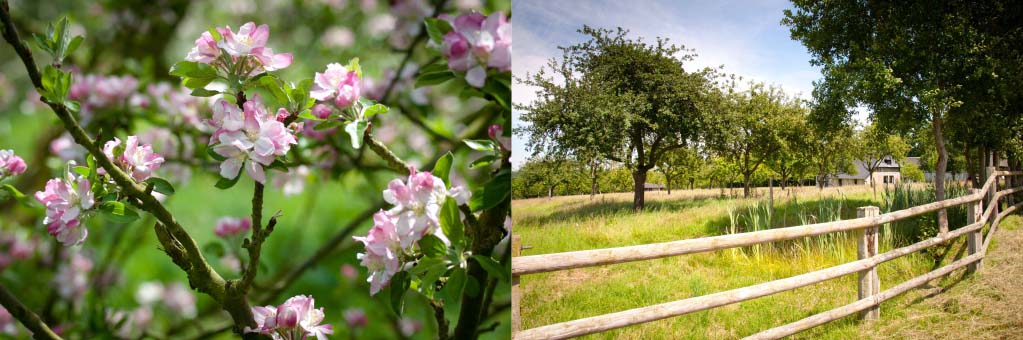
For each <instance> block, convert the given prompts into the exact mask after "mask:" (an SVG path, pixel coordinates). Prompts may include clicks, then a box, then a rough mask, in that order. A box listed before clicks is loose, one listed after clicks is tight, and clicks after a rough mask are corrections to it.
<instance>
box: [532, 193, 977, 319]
mask: <svg viewBox="0 0 1023 340" xmlns="http://www.w3.org/2000/svg"><path fill="white" fill-rule="evenodd" d="M841 190H844V191H841V192H840V191H839V190H836V189H827V190H825V191H824V193H823V194H818V193H817V190H805V189H804V190H801V191H802V192H800V193H797V194H796V195H794V196H793V197H792V198H789V197H783V196H782V195H781V194H779V195H778V196H776V200H775V209H774V210H773V211H771V215H772V216H771V222H770V224H767V222H765V221H762V220H761V221H758V222H751V219H757V218H760V219H763V218H764V217H765V216H766V215H767V214H766V213H765V211H767V210H769V209H766V208H764V206H765V205H759V206H758V203H756V202H755V201H744V200H731V199H718V198H697V199H690V198H686V199H678V198H676V197H678V196H685V195H686V194H685V193H682V194H675V195H672V196H668V195H665V194H663V193H654V194H651V195H649V196H648V202H647V210H645V211H644V212H642V213H633V212H632V211H631V195H628V194H610V195H605V196H603V197H598V198H597V199H596V200H593V201H591V200H589V199H588V197H586V196H574V197H558V198H554V199H552V200H547V199H530V200H518V201H515V202H514V203H513V211H514V215H513V219H514V220H513V225H514V226H515V232H516V233H517V234H519V235H521V237H522V244H523V245H524V246H530V247H532V248H531V249H526V250H524V251H523V255H536V254H545V253H555V252H564V251H572V250H584V249H597V248H607V247H620V246H627V245H636V244H645V243H652V242H666V241H673V240H679V239H688V238H696V237H704V236H713V235H721V234H726V233H728V232H729V230H730V229H731V230H732V231H733V232H741V231H752V230H756V229H765V228H767V226H768V225H770V226H771V227H783V226H792V225H800V224H803V223H809V222H819V221H825V220H831V219H834V218H836V217H838V216H839V215H840V216H841V218H843V219H848V218H852V217H855V216H856V207H859V206H865V205H878V206H879V205H881V204H880V199H878V200H874V198H873V197H874V196H873V195H872V194H871V193H870V190H869V189H867V190H862V189H861V190H857V189H852V190H850V189H849V188H842V189H841ZM692 196H698V195H692ZM878 198H880V195H879V197H878ZM757 209H760V211H756V210H757ZM751 210H754V211H752V212H751ZM729 211H731V212H732V214H731V216H730V214H729ZM828 214H831V215H833V216H831V217H828V216H825V215H828ZM758 216H759V217H758ZM735 229H738V230H735ZM853 235H854V234H849V235H845V236H842V235H841V234H834V235H832V236H825V237H819V238H813V239H807V241H800V240H793V241H788V242H782V243H780V244H778V245H775V246H763V249H761V251H759V252H757V253H754V252H752V251H751V249H750V248H749V247H748V248H747V249H744V250H741V251H729V250H725V251H717V252H710V253H701V254H692V255H684V256H678V257H671V258H665V259H658V260H651V261H640V262H631V263H624V264H617V265H609V266H600V267H592V268H585V269H578V270H568V271H560V272H554V273H544V274H538V275H527V276H524V277H522V278H521V281H520V282H521V287H522V289H523V297H522V304H521V305H522V310H521V313H522V323H523V324H522V327H523V329H527V328H534V327H539V326H543V325H548V324H553V323H558V322H564V321H570V320H575V319H579V318H585V317H590V316H596V315H601V314H607V313H612V312H618V311H623V310H626V309H630V308H638V307H644V306H649V305H654V304H658V303H665V302H671V301H676V300H680V299H685V298H689V297H694V296H701V295H706V294H710V293H715V292H721V291H726V290H730V289H735V288H741V287H745V286H749V285H753V284H757V283H762V282H767V281H771V280H775V279H780V278H785V277H790V276H794V275H798V274H802V273H806V272H810V271H814V270H818V269H822V268H826V267H830V266H834V265H838V264H842V263H846V262H850V261H854V260H856V239H855V237H854V236H853ZM962 243H963V242H962V241H961V240H959V241H958V242H956V243H954V244H955V246H954V247H948V248H943V249H945V251H951V253H952V254H955V253H956V252H957V250H958V249H959V248H961V244H962ZM891 247H892V245H891V244H888V245H882V246H881V251H886V250H888V249H890V248H891ZM822 248H827V249H822ZM755 254H756V255H755ZM949 257H952V256H949ZM934 261H935V260H934V257H932V256H928V255H927V254H912V255H909V256H906V257H902V258H899V259H897V260H894V261H890V262H887V263H885V264H882V265H881V266H879V269H878V271H879V275H880V277H881V288H882V289H886V288H888V287H891V286H893V285H895V284H898V283H900V282H902V281H904V280H906V279H909V278H912V277H915V276H917V275H920V274H923V273H926V272H927V271H929V270H930V269H931V268H932V267H933V266H934ZM856 282H857V278H856V275H855V274H854V275H847V276H844V277H841V278H838V279H835V280H831V281H827V282H823V283H820V284H815V285H810V286H807V287H803V288H800V289H796V290H793V291H789V292H783V293H779V294H775V295H771V296H767V297H763V298H759V299H754V300H750V301H746V302H743V303H739V304H733V305H729V306H724V307H720V308H716V309H712V310H709V311H704V312H698V313H693V314H688V315H684V316H680V317H673V318H668V319H664V320H659V321H654V322H650V323H646V324H642V325H637V326H631V327H626V328H621V329H617V330H613V331H610V332H606V333H601V334H596V335H592V336H589V338H606V339H611V338H616V339H618V338H624V339H651V338H654V339H656V338H664V339H674V338H685V339H721V338H739V337H743V336H746V335H750V334H753V333H756V332H757V331H761V330H765V329H768V328H771V327H775V326H780V325H783V324H786V323H789V322H794V321H797V320H799V319H802V318H804V317H807V316H810V315H813V314H816V313H819V312H823V311H826V310H829V309H832V308H835V307H839V306H842V305H845V304H847V303H850V302H853V301H855V300H856V294H857V293H856V285H857V283H856ZM902 299H903V298H902V297H900V298H896V299H893V300H891V301H888V302H886V303H884V304H883V305H882V311H883V312H882V313H883V315H885V316H898V315H901V314H902V313H904V307H902V306H903V305H904V304H905V303H904V301H902ZM858 334H859V323H858V322H856V319H855V316H853V317H847V318H843V319H841V320H839V321H836V322H832V323H829V324H827V325H825V326H822V327H818V328H814V329H811V330H809V331H806V332H803V333H800V334H797V335H796V336H795V337H796V338H812V339H818V338H825V339H847V338H858V337H859V336H858Z"/></svg>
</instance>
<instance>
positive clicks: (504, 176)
mask: <svg viewBox="0 0 1023 340" xmlns="http://www.w3.org/2000/svg"><path fill="white" fill-rule="evenodd" d="M510 193H511V172H510V171H501V172H500V173H498V174H497V176H495V177H494V178H491V179H490V181H489V182H487V185H486V186H485V187H483V190H477V191H476V192H473V193H472V198H470V199H469V207H471V208H472V211H480V210H486V209H490V208H493V207H495V206H497V205H498V204H499V203H501V201H504V200H505V198H507V197H508V194H510Z"/></svg>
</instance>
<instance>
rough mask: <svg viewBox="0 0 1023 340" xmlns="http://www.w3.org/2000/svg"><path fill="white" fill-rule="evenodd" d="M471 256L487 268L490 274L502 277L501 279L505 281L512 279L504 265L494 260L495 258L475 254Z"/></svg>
mask: <svg viewBox="0 0 1023 340" xmlns="http://www.w3.org/2000/svg"><path fill="white" fill-rule="evenodd" d="M470 258H471V259H473V260H476V263H479V264H480V266H481V267H483V269H486V270H487V273H490V276H493V277H498V278H501V280H502V281H505V282H509V281H511V277H510V276H509V274H508V272H505V271H504V267H502V266H501V264H500V263H498V262H497V261H494V259H493V258H490V257H489V256H483V255H473V256H471V257H470Z"/></svg>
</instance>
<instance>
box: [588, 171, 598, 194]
mask: <svg viewBox="0 0 1023 340" xmlns="http://www.w3.org/2000/svg"><path fill="white" fill-rule="evenodd" d="M597 179H598V178H597V167H593V168H591V169H590V200H593V198H594V197H596V196H597Z"/></svg>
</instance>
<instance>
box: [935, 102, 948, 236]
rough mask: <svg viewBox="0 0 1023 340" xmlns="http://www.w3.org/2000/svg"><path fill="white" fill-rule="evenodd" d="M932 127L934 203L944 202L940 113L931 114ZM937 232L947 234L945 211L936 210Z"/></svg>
mask: <svg viewBox="0 0 1023 340" xmlns="http://www.w3.org/2000/svg"><path fill="white" fill-rule="evenodd" d="M931 125H932V127H933V128H934V145H935V147H936V148H937V151H938V162H937V164H936V165H935V166H934V201H936V202H937V201H943V200H945V167H946V166H948V149H946V148H945V138H944V136H943V135H942V134H941V113H939V112H935V113H933V114H932V122H931ZM938 230H939V231H940V232H941V234H942V235H945V234H947V233H948V213H947V212H946V211H945V209H941V210H938Z"/></svg>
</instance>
